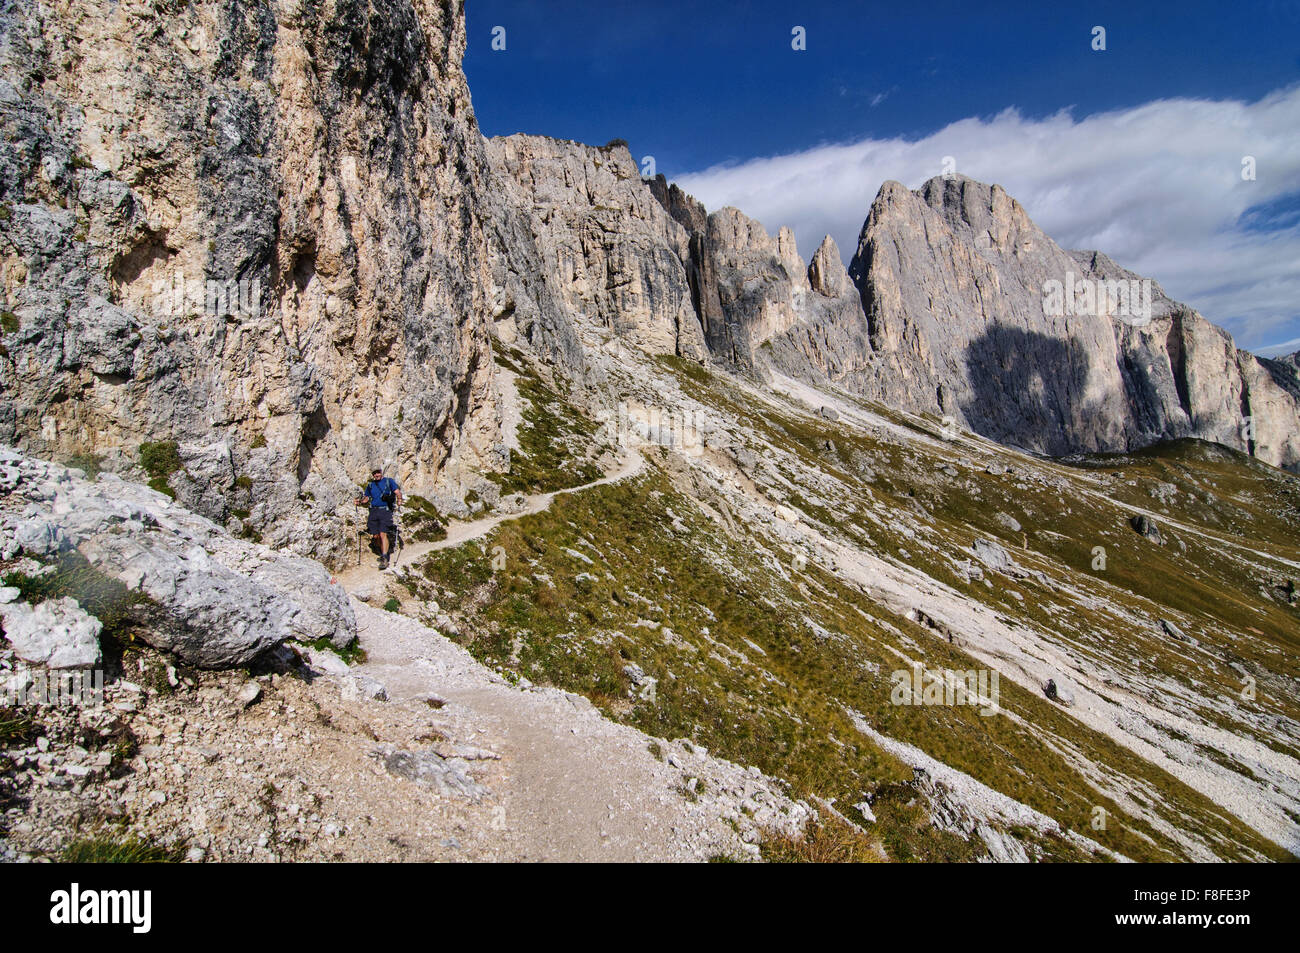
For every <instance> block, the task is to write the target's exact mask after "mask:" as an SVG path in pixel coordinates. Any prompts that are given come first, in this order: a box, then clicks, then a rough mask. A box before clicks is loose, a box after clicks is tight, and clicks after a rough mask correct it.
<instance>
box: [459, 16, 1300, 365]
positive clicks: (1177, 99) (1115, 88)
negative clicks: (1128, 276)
mask: <svg viewBox="0 0 1300 953" xmlns="http://www.w3.org/2000/svg"><path fill="white" fill-rule="evenodd" d="M466 6H467V24H468V34H469V36H468V48H467V51H466V56H465V70H466V73H467V75H468V77H469V81H470V91H471V94H472V96H473V99H474V107H475V112H476V114H477V115H478V119H479V123H480V125H481V127H482V129H483V131H484V132H485V133H487V134H488V135H504V134H509V133H513V132H531V133H538V134H545V135H551V136H556V137H559V138H571V139H578V140H580V141H583V142H590V143H595V144H601V143H604V142H606V141H608V140H610V139H613V138H623V139H626V140H627V141H628V143H629V146H630V148H631V150H632V153H633V155H634V156H636V157H637V158H638V159H641V158H642V157H644V156H653V157H654V161H655V167H656V170H657V171H659V172H662V173H664V174H665V175H667V176H668V177H669V178H670V179H673V180H678V181H681V182H682V184H683V186H684V187H687V188H688V191H692V192H694V194H696V195H697V196H698V197H699V198H701V200H703V201H704V202H705V204H706V205H707V206H708V207H709V208H710V209H714V208H717V207H719V206H720V205H723V204H734V205H736V206H737V207H739V208H741V209H742V210H743V211H745V212H746V213H748V214H750V215H752V216H754V217H756V218H758V219H759V220H760V221H762V222H763V224H764V225H765V226H766V227H767V228H768V230H769V231H773V232H774V231H775V230H776V229H777V228H778V227H779V226H781V225H786V224H788V225H791V227H793V228H794V229H795V233H796V236H797V237H798V239H799V249H800V252H801V253H802V254H803V255H804V256H805V257H806V256H807V255H809V254H811V252H812V250H813V249H814V248H815V246H816V244H817V242H819V241H820V239H821V235H822V234H831V235H832V236H833V237H835V239H836V241H837V242H838V243H839V245H840V248H841V252H842V254H843V256H844V257H845V258H846V259H847V258H849V257H850V256H851V255H852V253H853V250H854V249H853V246H854V244H855V241H856V232H857V229H858V227H860V225H861V222H862V219H863V218H864V217H865V214H866V211H867V208H868V207H869V205H870V202H871V199H872V198H873V197H874V195H875V193H876V191H877V190H878V189H879V186H880V183H881V182H882V181H884V179H886V178H897V179H899V180H900V181H903V182H904V183H905V184H907V185H909V186H911V187H916V186H918V185H919V184H920V183H921V182H923V181H924V180H925V179H926V178H929V177H930V176H931V175H935V174H938V173H939V172H941V171H942V165H941V163H942V159H943V157H944V156H946V155H953V156H954V157H955V159H956V167H957V171H959V172H964V173H966V174H969V175H972V176H974V177H975V178H980V179H983V180H985V181H998V182H1000V183H1001V184H1003V185H1004V186H1006V187H1007V188H1008V190H1009V191H1010V192H1011V193H1012V194H1013V195H1015V196H1016V197H1017V198H1018V199H1020V201H1021V202H1022V203H1023V204H1024V205H1025V206H1026V208H1027V209H1028V210H1029V212H1030V214H1031V215H1032V216H1033V217H1034V218H1035V220H1036V221H1038V222H1039V224H1040V225H1042V226H1043V227H1044V229H1045V230H1047V231H1048V233H1049V234H1051V235H1052V236H1053V237H1055V238H1056V239H1057V240H1058V241H1060V242H1061V243H1062V244H1064V245H1066V246H1067V247H1100V248H1101V250H1103V251H1106V252H1108V253H1110V254H1112V255H1113V256H1114V257H1116V258H1117V259H1118V260H1119V261H1120V262H1121V263H1122V264H1125V265H1127V266H1129V267H1132V268H1134V269H1135V270H1137V271H1140V272H1142V273H1144V274H1149V275H1150V276H1151V277H1154V278H1156V279H1157V280H1158V281H1160V282H1161V283H1162V284H1163V285H1164V287H1165V289H1166V291H1167V292H1168V293H1169V294H1171V295H1172V296H1174V297H1176V298H1181V299H1182V300H1186V301H1188V302H1189V303H1191V304H1193V305H1194V306H1196V307H1197V308H1198V309H1199V310H1201V311H1202V312H1203V313H1204V314H1205V315H1206V316H1207V317H1209V318H1210V319H1211V320H1214V321H1216V322H1217V323H1220V324H1222V325H1224V326H1225V327H1227V328H1228V329H1229V330H1230V331H1232V332H1233V333H1234V335H1236V336H1237V338H1238V341H1239V343H1240V344H1241V345H1242V346H1246V347H1253V348H1257V349H1259V350H1261V351H1268V350H1269V349H1268V347H1267V346H1268V345H1280V344H1282V343H1283V342H1286V341H1290V340H1295V339H1300V305H1297V304H1296V302H1300V264H1297V262H1300V215H1298V214H1297V209H1298V208H1300V0H1260V2H1258V3H1245V4H1220V3H1194V2H1193V3H1189V2H1183V3H1178V4H1143V3H1137V2H1132V0H1130V2H1125V3H1109V2H1088V3H1071V4H1057V3H1050V2H1049V3H1037V4H1030V3H984V4H981V3H972V2H967V3H957V2H944V0H940V2H928V3H925V4H919V3H911V4H902V3H898V2H893V3H889V4H877V3H848V2H825V3H816V2H813V3H788V2H787V3H775V2H761V0H760V2H750V3H711V2H701V0H696V2H692V3H682V2H675V0H661V2H653V3H650V2H642V3H624V2H605V3H590V2H577V0H550V2H519V0H468V2H467V5H466ZM796 25H798V26H802V27H804V28H805V30H806V37H807V49H806V50H804V51H795V50H792V49H791V38H792V37H791V30H792V28H793V27H794V26H796ZM497 26H501V27H504V28H505V44H506V49H505V50H504V51H494V50H493V49H492V39H493V28H494V27H497ZM1094 26H1103V27H1104V28H1105V30H1106V50H1105V51H1104V52H1098V51H1094V50H1093V49H1092V48H1091V43H1092V30H1093V27H1094ZM1293 120H1294V122H1293ZM1246 155H1252V156H1255V157H1256V163H1257V175H1256V178H1255V179H1253V180H1249V181H1244V180H1242V178H1241V176H1240V168H1241V163H1242V161H1243V157H1244V156H1246ZM832 185H833V188H832V187H831V186H832ZM828 192H830V193H832V194H829V195H828V194H827V193H828ZM1103 243H1105V244H1103ZM1288 256H1289V257H1288ZM1295 347H1296V348H1300V340H1297V343H1296V345H1295Z"/></svg>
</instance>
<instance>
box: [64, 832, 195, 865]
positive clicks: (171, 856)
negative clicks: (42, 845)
mask: <svg viewBox="0 0 1300 953" xmlns="http://www.w3.org/2000/svg"><path fill="white" fill-rule="evenodd" d="M184 859H185V850H184V848H183V847H165V846H163V845H161V844H155V843H151V842H149V841H147V840H144V839H143V838H140V837H137V836H136V835H133V834H126V835H123V834H117V833H112V832H103V833H99V834H95V835H94V836H92V837H85V838H78V839H77V840H74V841H73V842H72V843H70V844H69V845H68V846H67V847H65V848H64V849H63V850H62V852H61V853H60V854H59V861H60V862H62V863H65V864H175V863H180V862H181V861H182V860H184Z"/></svg>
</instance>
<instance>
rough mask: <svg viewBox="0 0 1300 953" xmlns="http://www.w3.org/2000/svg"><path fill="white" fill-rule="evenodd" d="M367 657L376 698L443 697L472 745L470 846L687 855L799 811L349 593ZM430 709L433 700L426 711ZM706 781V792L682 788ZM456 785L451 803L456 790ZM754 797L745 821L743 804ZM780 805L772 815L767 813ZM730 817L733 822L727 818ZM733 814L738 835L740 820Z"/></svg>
mask: <svg viewBox="0 0 1300 953" xmlns="http://www.w3.org/2000/svg"><path fill="white" fill-rule="evenodd" d="M355 607H356V611H357V621H358V624H359V626H360V630H361V641H362V644H363V645H364V646H365V647H366V651H367V654H368V659H367V661H366V663H365V664H364V665H362V666H359V667H357V668H354V669H352V672H353V673H354V674H361V675H366V676H370V677H371V678H375V679H378V680H379V681H381V682H383V684H384V685H385V687H386V689H387V693H388V698H389V700H388V701H387V702H385V703H381V705H380V707H379V708H377V709H372V710H373V711H375V713H376V714H379V713H380V712H381V711H382V710H383V709H390V710H391V709H393V708H411V709H413V710H419V709H420V708H422V707H423V699H424V698H427V697H428V696H429V694H431V693H432V694H435V695H437V697H438V698H439V699H440V700H441V701H442V702H443V705H442V706H441V707H440V708H439V709H438V711H437V713H436V716H435V717H436V719H437V727H438V729H439V730H440V732H441V733H443V734H444V735H446V736H447V741H446V742H445V743H444V747H447V748H449V750H450V751H453V752H454V751H456V750H463V751H466V752H468V757H469V758H470V761H469V765H470V767H469V771H470V772H471V774H472V776H473V778H474V780H475V781H476V782H477V783H479V784H481V785H482V787H483V788H484V793H483V796H482V799H481V802H480V803H478V804H476V805H469V804H465V805H464V809H465V810H467V811H469V812H470V814H471V816H473V815H477V817H476V819H474V820H468V819H467V820H468V824H467V827H468V828H470V829H471V830H473V831H474V832H475V837H474V838H473V840H474V842H475V843H474V846H473V847H472V848H471V847H470V844H469V841H468V839H467V840H466V843H465V847H466V848H467V849H468V850H469V851H470V853H471V854H472V855H474V854H477V855H479V856H492V857H495V858H498V859H510V860H548V861H549V860H558V861H592V860H603V861H622V862H632V861H680V860H700V859H706V858H708V857H710V856H712V855H714V854H726V855H728V856H731V857H744V856H752V855H753V853H752V852H753V848H752V847H749V846H746V844H745V842H744V840H743V839H742V838H743V834H744V831H745V829H746V827H747V826H748V825H750V824H752V823H753V822H755V821H760V819H761V820H767V821H773V820H777V821H778V823H780V821H787V820H788V819H789V818H790V815H787V814H786V813H785V811H788V810H793V815H794V816H796V817H797V816H800V808H799V807H798V806H795V805H791V804H790V802H788V801H785V800H784V798H782V797H780V795H779V794H778V793H777V791H776V790H775V788H774V786H773V785H772V784H771V782H769V781H768V780H767V779H764V778H762V777H761V776H759V775H756V774H755V773H752V772H748V771H745V770H744V769H742V768H740V767H738V766H736V765H732V764H730V763H728V762H724V761H719V760H716V759H714V758H712V757H709V756H707V755H702V754H700V753H699V752H697V751H694V750H692V749H691V748H689V747H688V746H685V745H682V744H680V743H676V744H672V745H668V744H666V743H662V744H661V747H662V750H664V751H665V759H664V760H660V759H659V758H657V757H655V755H654V754H652V753H651V750H650V739H649V738H647V737H646V736H645V735H644V734H642V733H641V732H639V731H637V730H636V729H634V728H631V727H628V726H626V725H620V724H616V723H614V722H611V721H609V720H607V719H606V718H604V717H603V716H602V715H601V714H600V713H599V712H598V711H596V709H595V708H594V707H592V705H591V704H590V703H589V702H588V701H587V700H586V699H585V698H582V697H581V696H577V695H572V694H569V693H566V692H562V691H560V690H558V689H554V688H534V687H531V686H525V687H518V686H514V685H510V684H509V683H507V682H506V681H505V680H504V679H502V678H501V677H500V676H498V675H497V674H496V673H494V672H491V671H490V670H488V669H486V668H484V667H483V666H482V665H481V664H480V663H479V662H478V661H477V660H475V659H474V658H473V657H472V656H471V655H470V654H469V653H468V652H467V651H466V650H465V649H464V648H462V647H461V646H459V645H457V644H456V643H454V642H451V641H449V640H447V639H445V638H443V637H442V636H441V635H439V634H438V633H437V632H436V631H434V630H432V629H428V628H426V627H425V626H423V625H421V624H420V623H418V622H416V621H415V620H413V619H410V618H407V617H405V616H401V615H398V614H395V613H390V612H384V611H381V610H378V609H374V608H371V607H369V606H365V605H362V604H360V603H355ZM425 710H427V709H425ZM692 777H699V778H702V779H704V782H705V783H704V784H703V785H702V786H701V787H702V791H703V792H704V793H703V796H700V797H695V798H693V797H691V796H687V795H686V794H685V793H684V789H685V787H686V785H687V784H688V783H689V779H690V778H692ZM454 799H455V798H454V796H453V800H454ZM746 804H748V805H749V807H750V808H751V809H752V808H753V807H754V806H755V805H763V806H762V807H760V808H759V814H758V815H757V816H756V817H755V818H754V819H753V820H752V821H751V819H750V818H749V817H748V816H747V815H746V814H745V812H744V811H743V810H742V805H746ZM774 811H775V812H776V813H775V815H774V814H773V812H774ZM728 818H730V819H732V821H731V823H729V822H728ZM737 821H739V822H740V824H741V827H740V833H739V834H738V831H737V830H736V829H735V828H733V827H732V823H735V822H737Z"/></svg>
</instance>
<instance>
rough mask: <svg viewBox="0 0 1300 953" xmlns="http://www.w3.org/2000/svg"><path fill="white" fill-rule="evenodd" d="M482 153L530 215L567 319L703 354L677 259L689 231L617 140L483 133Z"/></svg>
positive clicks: (660, 348) (668, 349)
mask: <svg viewBox="0 0 1300 953" xmlns="http://www.w3.org/2000/svg"><path fill="white" fill-rule="evenodd" d="M488 154H489V156H490V157H491V161H492V164H493V167H494V168H495V169H496V171H497V172H498V174H499V177H500V180H501V181H502V182H503V184H504V185H505V188H506V190H507V194H508V195H509V196H510V200H511V201H510V204H512V205H514V206H515V207H517V208H520V209H524V210H526V214H528V215H529V220H530V223H531V226H532V232H533V234H534V235H535V236H536V240H537V246H538V250H539V253H540V258H541V268H542V272H541V273H542V274H545V275H547V276H548V277H549V278H550V283H551V287H552V288H553V290H554V292H555V294H556V296H557V297H558V298H559V299H560V300H561V301H562V302H563V304H564V305H565V307H566V308H567V309H568V311H569V313H570V314H572V315H573V316H574V318H575V319H577V320H584V319H585V320H590V321H594V322H596V323H597V324H599V325H601V326H603V327H606V328H609V329H610V330H611V331H613V332H614V334H616V335H617V336H618V337H619V338H621V339H623V340H625V341H627V342H628V343H629V344H632V345H633V346H636V347H639V348H641V349H643V350H645V351H647V352H649V353H651V354H668V355H674V356H677V357H684V358H688V359H690V360H694V361H700V362H703V361H704V360H705V358H706V354H707V352H706V348H705V342H704V337H703V335H702V334H701V329H700V322H699V320H698V319H697V318H696V314H695V310H694V307H693V305H692V301H691V292H690V287H689V285H688V283H687V276H686V270H685V268H684V266H683V260H684V259H685V258H686V257H687V248H686V244H687V235H686V233H685V231H684V230H683V229H682V227H681V226H680V225H678V224H677V222H675V221H674V220H673V219H672V218H671V217H670V216H669V215H668V214H667V213H666V212H665V210H664V209H663V208H662V207H660V205H659V204H658V203H657V202H656V201H655V200H654V197H653V196H652V195H651V194H650V192H649V190H647V189H646V187H645V185H644V183H643V182H642V181H641V176H640V172H639V170H638V168H637V164H636V162H635V160H634V159H633V158H632V155H631V153H630V152H628V149H627V146H626V145H625V144H622V143H611V144H610V145H608V146H605V147H600V148H597V147H593V146H586V145H582V144H581V143H577V142H565V141H561V140H557V139H550V138H547V137H545V136H527V135H522V134H521V135H514V136H508V137H505V138H497V139H491V140H489V141H488Z"/></svg>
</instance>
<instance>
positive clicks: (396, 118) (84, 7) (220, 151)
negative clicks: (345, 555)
mask: <svg viewBox="0 0 1300 953" xmlns="http://www.w3.org/2000/svg"><path fill="white" fill-rule="evenodd" d="M0 17H2V18H3V31H2V33H3V39H0V107H2V108H0V124H3V127H4V128H3V134H2V135H0V283H2V284H3V295H4V299H5V300H4V305H3V310H4V312H5V326H4V337H3V348H4V350H3V352H2V353H0V391H2V395H3V396H2V397H0V440H4V441H9V442H11V443H13V444H15V445H16V446H19V447H22V448H24V449H29V450H32V451H36V452H40V453H42V454H46V455H53V456H57V457H61V458H64V459H66V458H68V457H71V456H79V457H83V458H84V457H86V456H93V457H96V458H99V459H100V462H102V463H103V464H104V465H107V466H110V467H112V468H115V469H125V468H128V467H130V466H131V465H132V464H134V463H135V461H136V459H137V450H138V446H139V444H140V443H141V442H142V441H159V442H175V443H176V444H177V445H178V447H177V450H178V454H179V458H180V462H181V464H182V466H181V468H180V469H178V470H176V471H174V472H173V473H172V474H171V475H170V476H169V477H167V479H168V480H169V482H170V485H171V487H172V489H173V490H174V491H175V492H176V493H177V494H178V496H179V498H180V499H182V500H183V501H184V502H186V503H187V505H189V506H191V507H193V508H195V509H196V510H198V511H200V512H202V513H203V514H204V515H206V516H209V517H211V518H214V519H217V520H219V521H234V520H238V525H244V526H247V527H249V528H250V529H251V528H256V529H257V530H260V531H261V533H262V534H263V536H264V537H265V538H266V539H267V541H268V542H274V543H277V544H291V545H293V546H295V547H297V548H299V549H301V550H303V551H306V552H314V553H318V554H328V553H329V552H331V551H332V550H333V549H334V548H336V547H337V546H338V545H340V542H341V540H342V539H344V538H346V537H345V534H344V533H343V524H344V522H345V521H346V517H347V514H346V508H344V510H343V516H342V517H341V516H340V515H339V514H340V504H341V503H343V502H344V501H345V500H346V499H347V497H348V496H350V495H351V492H352V488H353V487H354V486H355V484H356V482H357V481H358V480H360V479H363V478H364V475H365V473H366V471H367V470H368V469H369V466H370V465H371V463H372V462H374V461H381V460H384V461H389V462H391V463H392V464H394V465H395V466H396V469H397V471H398V476H399V477H401V478H402V479H403V480H404V481H406V482H407V483H408V484H410V485H413V486H416V487H419V486H421V485H423V484H426V483H429V482H431V481H433V480H434V479H435V477H436V476H437V474H438V471H439V468H440V467H441V466H442V464H443V463H444V461H446V459H447V458H448V457H449V456H450V455H452V454H464V455H466V456H468V457H470V458H473V459H478V460H483V461H484V462H485V465H490V464H491V463H492V460H491V456H492V454H493V451H494V449H499V447H498V444H499V440H500V438H499V434H498V433H497V429H498V423H497V414H496V412H495V408H494V406H493V403H494V400H493V392H492V388H491V376H492V362H491V360H490V348H489V330H490V327H491V326H492V324H493V322H496V323H498V324H501V325H502V326H503V327H504V326H506V325H508V327H509V330H510V332H511V334H512V336H515V335H521V336H523V337H524V338H526V339H527V340H529V341H531V342H532V343H533V344H535V345H536V346H537V348H538V349H539V351H540V352H541V353H542V354H543V355H545V356H547V357H548V358H550V359H551V360H552V361H553V362H554V363H557V364H559V365H561V366H570V367H572V366H575V365H576V364H578V363H580V360H581V358H580V354H579V352H578V349H577V345H576V343H575V341H574V338H573V335H572V332H571V330H570V329H569V327H568V325H567V324H566V323H565V322H564V321H562V320H561V312H560V311H559V309H558V306H557V305H556V303H555V302H553V301H552V300H551V299H550V296H549V291H548V289H547V288H546V287H545V286H544V283H543V282H542V281H541V277H540V276H541V274H542V271H541V268H540V266H539V262H538V260H537V255H536V251H535V249H534V248H533V246H532V237H531V235H530V234H529V233H528V229H527V227H526V223H525V222H523V221H522V220H521V219H520V218H519V216H518V215H517V214H516V213H515V212H514V210H513V209H509V208H505V207H503V206H502V203H501V199H500V190H499V189H498V188H497V187H496V186H495V183H494V180H493V178H492V174H491V171H490V169H489V167H488V165H487V161H486V157H485V153H484V146H483V138H482V136H481V135H480V133H479V131H478V128H477V125H476V123H475V120H474V115H473V111H472V109H471V106H470V99H469V90H468V88H467V86H466V83H465V78H464V75H463V74H462V72H461V69H460V62H461V55H462V53H463V50H464V44H465V32H464V15H463V9H462V8H461V5H460V4H459V3H453V2H441V3H440V2H433V0H428V2H426V0H415V2H400V3H391V4H382V5H379V6H375V5H373V4H367V3H363V2H357V0H339V2H337V3H333V4H330V5H328V6H325V7H319V6H317V5H314V4H305V3H299V2H296V0H262V2H254V3H249V4H241V5H239V6H238V7H233V8H232V7H230V6H229V5H227V4H222V3H216V2H208V3H195V4H187V5H183V6H180V7H177V8H176V9H171V7H170V5H169V6H168V8H167V9H162V8H160V7H159V6H158V5H156V4H154V5H150V4H146V3H140V2H122V3H117V2H108V0H97V2H91V3H79V4H75V5H63V4H56V5H52V6H46V5H42V4H37V3H34V2H28V0H19V2H17V3H13V4H8V5H6V7H5V8H4V11H3V13H0ZM236 514H240V515H239V516H236Z"/></svg>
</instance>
